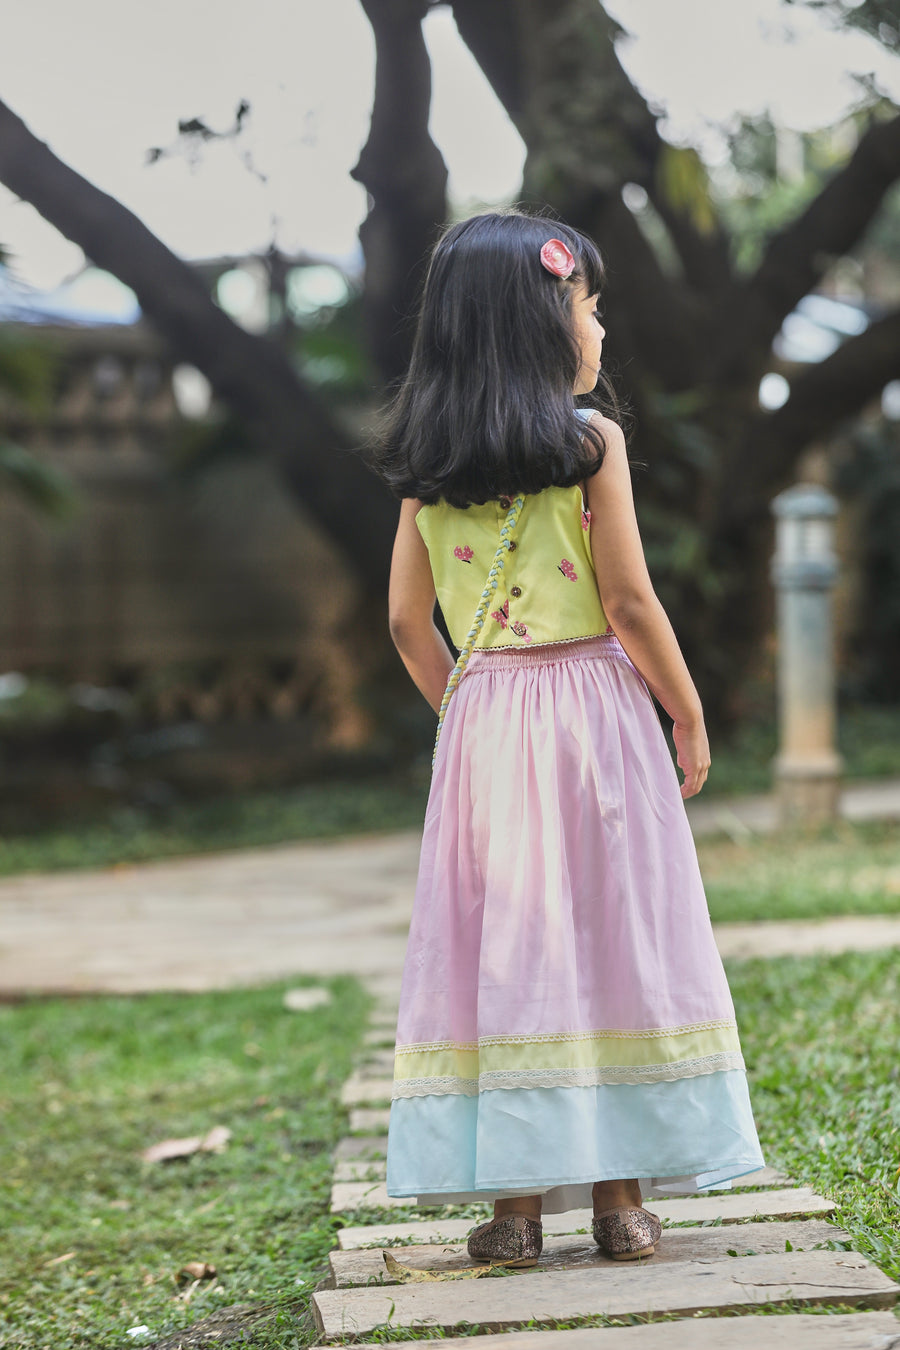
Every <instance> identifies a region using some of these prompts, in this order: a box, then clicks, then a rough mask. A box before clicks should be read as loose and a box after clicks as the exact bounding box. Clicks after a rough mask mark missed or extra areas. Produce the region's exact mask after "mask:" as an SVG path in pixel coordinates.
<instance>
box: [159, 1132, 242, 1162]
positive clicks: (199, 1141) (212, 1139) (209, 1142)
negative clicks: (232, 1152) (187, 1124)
mask: <svg viewBox="0 0 900 1350" xmlns="http://www.w3.org/2000/svg"><path fill="white" fill-rule="evenodd" d="M230 1138H231V1131H230V1130H228V1129H226V1128H225V1126H224V1125H215V1126H214V1127H213V1128H212V1129H211V1130H210V1131H209V1132H208V1133H207V1134H196V1135H194V1136H193V1137H192V1138H191V1139H163V1140H162V1142H161V1143H159V1144H151V1146H150V1148H147V1149H144V1152H143V1153H142V1154H141V1157H142V1158H143V1160H144V1162H150V1163H152V1162H172V1161H174V1159H176V1158H189V1157H190V1156H191V1154H192V1153H223V1152H224V1150H225V1148H226V1146H227V1144H228V1141H229V1139H230Z"/></svg>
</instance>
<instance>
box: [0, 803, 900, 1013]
mask: <svg viewBox="0 0 900 1350" xmlns="http://www.w3.org/2000/svg"><path fill="white" fill-rule="evenodd" d="M843 811H844V814H845V815H846V816H847V817H848V818H852V819H872V818H876V817H880V818H896V819H900V779H890V780H886V781H880V782H877V783H875V782H873V783H860V784H855V785H851V786H850V787H848V788H847V790H846V791H845V793H844V797H843ZM688 814H689V816H690V819H691V823H692V826H693V828H694V832H695V834H697V835H704V834H710V833H716V832H720V831H724V832H726V833H728V834H731V835H735V836H741V832H743V834H744V835H746V833H747V832H748V831H749V832H751V833H757V832H760V831H765V830H766V829H769V828H771V827H772V825H773V824H774V820H775V816H774V807H773V805H772V802H771V799H770V798H766V797H746V798H736V799H733V800H729V801H724V800H721V799H719V800H717V799H716V798H711V799H709V800H704V799H703V798H702V797H700V798H697V799H695V800H693V801H691V802H689V803H688ZM418 854H419V834H418V832H416V831H407V832H404V833H401V834H393V835H379V836H370V837H363V838H355V839H351V840H340V841H335V842H329V843H314V844H286V845H280V846H278V847H275V848H260V849H252V850H246V851H242V852H235V853H219V854H212V855H207V856H200V857H191V858H178V859H172V860H169V861H165V862H157V863H143V864H139V865H120V866H115V867H110V868H105V869H103V870H101V871H79V872H56V873H47V874H28V875H24V876H19V877H12V878H9V879H6V880H0V997H14V996H16V995H19V994H25V993H54V992H55V993H71V992H89V991H103V992H124V993H137V992H144V991H151V990H155V989H183V990H199V989H211V988H220V987H223V986H226V985H229V984H235V983H244V984H249V983H254V982H260V981H264V980H270V979H271V980H274V979H278V978H280V977H282V976H289V975H297V974H309V975H330V974H335V973H338V972H347V973H349V974H355V975H360V976H364V977H365V976H376V975H380V976H382V977H384V979H385V980H386V981H387V983H388V985H390V984H391V982H394V983H395V982H396V981H397V980H398V979H399V974H400V970H401V967H402V963H403V953H404V950H405V944H406V930H407V927H408V924H409V916H410V911H411V907H412V895H413V887H414V883H415V875H416V865H417V862H418ZM716 937H717V940H718V943H719V949H720V951H721V952H722V955H723V956H741V957H745V956H754V955H760V956H776V955H785V954H791V953H795V954H799V953H810V952H829V951H842V950H846V949H848V948H860V949H865V948H872V947H884V946H892V945H900V915H896V916H892V917H875V918H840V919H825V920H821V921H814V922H810V923H792V922H788V923H750V924H723V925H720V926H718V927H717V929H716Z"/></svg>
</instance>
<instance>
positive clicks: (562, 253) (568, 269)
mask: <svg viewBox="0 0 900 1350" xmlns="http://www.w3.org/2000/svg"><path fill="white" fill-rule="evenodd" d="M541 262H542V263H543V264H544V266H545V267H546V269H547V271H548V272H552V273H553V275H554V276H555V277H562V279H563V281H568V279H569V277H570V276H571V275H572V273H573V272H574V271H575V259H574V258H573V257H572V255H571V253H570V252H569V250H568V249H567V248H566V246H565V244H564V243H563V241H562V240H561V239H548V240H547V242H546V244H544V246H543V247H542V249H541Z"/></svg>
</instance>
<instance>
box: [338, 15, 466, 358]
mask: <svg viewBox="0 0 900 1350" xmlns="http://www.w3.org/2000/svg"><path fill="white" fill-rule="evenodd" d="M361 2H362V7H363V9H364V10H365V12H366V15H367V17H368V19H369V22H370V23H371V25H372V31H373V32H374V34H375V51H376V62H375V102H374V105H373V108H372V124H371V129H370V131H369V139H368V141H367V142H366V145H365V146H364V148H363V150H362V153H361V154H360V157H359V163H358V164H357V165H356V168H355V169H353V170H351V176H352V177H353V178H355V179H356V180H357V182H360V183H362V184H363V186H364V187H365V188H366V190H367V191H368V193H369V201H370V208H369V214H368V216H367V217H366V219H365V221H364V222H363V224H362V227H361V228H360V231H359V237H360V241H361V243H362V246H363V253H364V254H365V259H366V289H365V294H364V297H363V307H364V316H365V324H366V339H367V345H368V348H369V351H370V353H371V356H372V360H373V362H374V365H375V368H376V370H378V371H379V373H380V375H381V377H382V380H383V381H384V382H385V383H386V384H390V383H391V382H393V381H394V380H396V379H398V378H399V377H400V376H401V375H403V373H404V371H405V370H406V367H407V364H408V362H409V355H410V347H411V344H412V335H413V314H414V311H415V308H416V303H417V301H418V296H419V291H420V289H421V285H422V280H423V278H424V274H425V268H426V263H427V259H428V255H429V253H430V251H431V249H432V247H433V245H434V243H435V240H436V239H437V235H438V231H439V229H440V227H441V226H442V225H443V223H444V221H445V220H446V217H447V168H446V165H445V164H444V160H443V158H442V156H441V152H440V151H439V150H438V148H437V146H436V145H435V143H434V141H433V140H432V139H431V137H430V136H429V134H428V114H429V111H430V108H431V62H430V61H429V58H428V50H427V48H426V46H425V39H424V37H423V35H422V19H423V18H424V16H425V14H426V12H427V10H428V3H427V0H361Z"/></svg>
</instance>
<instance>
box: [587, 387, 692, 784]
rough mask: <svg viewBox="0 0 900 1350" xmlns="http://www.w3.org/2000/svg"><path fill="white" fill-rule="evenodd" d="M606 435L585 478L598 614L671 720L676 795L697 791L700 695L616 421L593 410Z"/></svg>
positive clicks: (594, 420)
mask: <svg viewBox="0 0 900 1350" xmlns="http://www.w3.org/2000/svg"><path fill="white" fill-rule="evenodd" d="M591 420H592V422H595V423H599V428H600V430H601V431H602V432H603V436H604V439H605V441H606V446H607V449H606V456H605V458H604V460H603V464H602V466H601V467H600V469H599V470H598V472H597V473H595V474H594V476H593V477H592V478H590V479H589V480H588V485H587V488H588V505H589V507H590V511H591V552H592V553H593V556H594V566H595V568H596V571H597V585H598V587H599V590H600V599H601V602H602V604H603V609H604V611H605V613H606V617H607V618H608V619H609V622H610V624H611V625H612V627H613V630H614V631H615V634H616V636H617V637H618V639H619V641H620V642H621V644H622V646H623V647H624V648H625V651H626V652H627V653H628V655H629V657H630V658H631V660H632V661H633V662H634V664H635V666H636V667H637V669H638V670H639V671H640V672H641V674H642V675H643V677H644V679H645V680H646V682H647V685H648V686H649V688H650V690H651V691H652V693H653V694H654V695H655V696H656V698H658V699H659V701H660V703H661V704H662V706H663V707H664V708H665V710H666V712H667V713H668V714H669V716H670V717H671V718H672V721H673V722H674V728H673V736H674V740H675V747H676V750H677V752H678V764H679V767H680V768H681V770H682V772H683V773H684V782H683V784H682V786H681V795H682V797H693V796H694V795H695V794H696V793H698V792H699V791H700V789H701V788H702V786H703V784H704V783H705V781H706V775H707V773H708V772H709V742H708V740H707V736H706V728H705V726H704V722H703V709H702V707H701V705H700V697H699V695H698V693H697V690H696V688H695V687H694V682H693V680H692V679H691V677H690V674H689V672H688V668H687V666H686V665H685V662H684V657H683V656H682V654H681V649H680V647H679V646H678V642H677V639H676V637H675V634H674V632H673V631H672V625H671V624H670V623H669V620H668V618H667V616H666V612H665V610H664V609H663V607H662V605H661V604H660V602H659V600H658V599H657V596H656V592H655V591H654V590H653V583H652V582H651V580H650V574H649V573H648V571H647V564H646V562H645V560H644V549H643V546H642V544H641V536H640V533H639V532H638V524H637V519H636V517H635V513H634V498H633V496H632V492H631V470H630V468H629V465H628V457H627V455H626V452H625V437H624V436H623V435H622V431H621V428H620V427H619V426H617V425H616V423H615V422H612V421H610V420H609V419H608V418H605V417H604V418H600V417H599V416H598V415H597V414H596V413H595V414H594V417H593V418H592V419H591Z"/></svg>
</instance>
